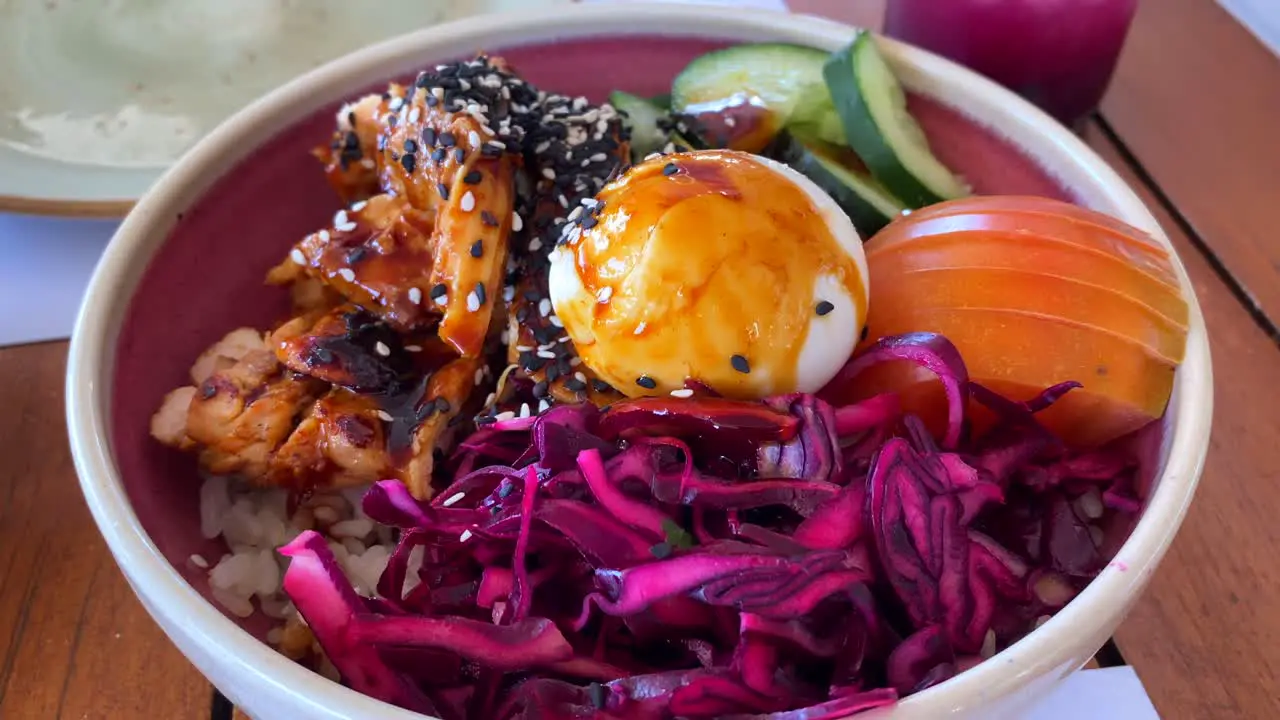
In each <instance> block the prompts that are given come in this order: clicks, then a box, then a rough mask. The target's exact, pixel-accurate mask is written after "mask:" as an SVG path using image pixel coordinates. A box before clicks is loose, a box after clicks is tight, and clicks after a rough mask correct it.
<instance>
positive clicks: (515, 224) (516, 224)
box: [511, 212, 524, 232]
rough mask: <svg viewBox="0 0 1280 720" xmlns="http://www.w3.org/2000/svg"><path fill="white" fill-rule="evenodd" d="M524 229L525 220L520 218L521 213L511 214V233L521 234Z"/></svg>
mask: <svg viewBox="0 0 1280 720" xmlns="http://www.w3.org/2000/svg"><path fill="white" fill-rule="evenodd" d="M523 229H524V220H522V219H521V218H520V213H518V212H513V213H511V231H512V232H520V231H521V230H523Z"/></svg>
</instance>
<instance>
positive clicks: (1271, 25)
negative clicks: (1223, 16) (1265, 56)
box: [1218, 0, 1280, 55]
mask: <svg viewBox="0 0 1280 720" xmlns="http://www.w3.org/2000/svg"><path fill="white" fill-rule="evenodd" d="M1218 4H1219V5H1221V6H1222V7H1224V8H1226V10H1227V12H1229V13H1231V14H1232V15H1234V16H1235V18H1236V20H1239V21H1240V24H1241V25H1244V26H1245V27H1246V28H1248V29H1249V31H1250V32H1252V33H1253V34H1254V36H1255V37H1257V38H1258V39H1259V40H1261V41H1262V44H1263V45H1266V46H1267V47H1269V48H1271V52H1273V53H1275V54H1276V55H1280V2H1277V1H1276V0H1218Z"/></svg>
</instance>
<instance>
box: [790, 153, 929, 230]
mask: <svg viewBox="0 0 1280 720" xmlns="http://www.w3.org/2000/svg"><path fill="white" fill-rule="evenodd" d="M770 155H771V156H772V157H774V158H776V159H778V160H780V161H782V162H784V163H786V164H787V165H789V166H791V167H792V168H793V169H795V170H797V171H799V172H800V174H802V175H804V176H805V177H807V178H809V179H810V180H812V181H813V182H814V184H815V185H817V186H818V187H820V188H822V189H823V190H824V191H826V193H827V194H828V195H830V196H831V199H833V200H835V201H836V204H837V205H839V206H840V209H842V210H844V212H845V214H846V215H848V216H849V219H850V220H852V221H853V226H854V227H855V228H857V229H858V233H859V234H861V235H862V239H863V240H867V239H869V238H870V237H871V236H872V235H874V234H876V233H877V232H879V231H880V228H882V227H884V226H885V225H888V224H889V221H890V220H893V219H894V218H895V217H897V216H899V215H901V214H902V212H903V211H904V210H906V207H905V206H904V205H903V204H902V201H900V200H898V198H896V197H894V196H893V195H891V194H889V191H888V190H885V189H884V187H883V186H881V185H880V183H878V182H876V181H875V180H874V179H872V177H871V176H870V175H868V174H866V173H864V172H860V171H858V170H855V169H853V168H849V167H845V166H844V165H841V164H840V163H839V162H837V161H835V160H834V159H832V158H830V157H829V156H827V155H825V154H824V153H823V152H822V150H821V149H819V148H818V147H816V146H815V145H813V144H810V143H806V142H805V141H803V140H800V139H798V138H795V137H792V136H790V135H788V134H786V133H783V134H782V135H780V136H779V137H778V139H777V140H776V141H775V142H774V145H773V147H772V148H770Z"/></svg>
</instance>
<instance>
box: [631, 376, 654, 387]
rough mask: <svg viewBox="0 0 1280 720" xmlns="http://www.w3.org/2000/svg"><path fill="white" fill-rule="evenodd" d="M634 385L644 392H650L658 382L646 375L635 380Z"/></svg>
mask: <svg viewBox="0 0 1280 720" xmlns="http://www.w3.org/2000/svg"><path fill="white" fill-rule="evenodd" d="M636 384H637V385H639V386H640V387H642V388H644V389H646V390H652V389H654V388H656V387H658V381H656V380H654V379H653V378H651V377H649V376H648V375H641V376H640V377H638V378H636Z"/></svg>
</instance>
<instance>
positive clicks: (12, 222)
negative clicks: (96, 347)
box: [0, 213, 120, 346]
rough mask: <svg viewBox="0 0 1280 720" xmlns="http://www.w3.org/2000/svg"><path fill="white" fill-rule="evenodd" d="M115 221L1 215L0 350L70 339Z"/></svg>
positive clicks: (113, 229) (113, 230)
mask: <svg viewBox="0 0 1280 720" xmlns="http://www.w3.org/2000/svg"><path fill="white" fill-rule="evenodd" d="M119 224H120V223H119V222H118V221H116V220H71V219H65V218H46V217H31V216H25V215H8V214H3V213H0V346H4V345H16V344H19V343H27V342H38V341H40V340H54V339H61V338H66V337H68V336H70V335H71V327H72V325H74V324H75V318H76V311H77V310H78V309H79V307H80V299H81V297H83V296H84V289H85V286H86V285H88V283H89V276H90V274H92V273H93V266H94V264H96V263H97V261H98V257H99V256H100V255H101V254H102V250H103V248H105V247H106V246H107V241H108V240H110V239H111V234H112V233H113V232H115V229H116V226H117V225H119Z"/></svg>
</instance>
